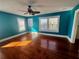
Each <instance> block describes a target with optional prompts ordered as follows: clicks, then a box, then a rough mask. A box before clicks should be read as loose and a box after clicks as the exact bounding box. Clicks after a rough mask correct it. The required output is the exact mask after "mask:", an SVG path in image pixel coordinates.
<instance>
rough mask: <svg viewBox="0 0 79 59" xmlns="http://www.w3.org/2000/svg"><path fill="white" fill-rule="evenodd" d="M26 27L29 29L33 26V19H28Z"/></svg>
mask: <svg viewBox="0 0 79 59" xmlns="http://www.w3.org/2000/svg"><path fill="white" fill-rule="evenodd" d="M28 26H29V27H30V28H32V26H33V19H32V18H29V19H28Z"/></svg>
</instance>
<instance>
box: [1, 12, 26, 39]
mask: <svg viewBox="0 0 79 59" xmlns="http://www.w3.org/2000/svg"><path fill="white" fill-rule="evenodd" d="M18 17H19V18H24V19H26V18H25V17H21V16H17V15H13V14H9V13H6V12H0V38H6V37H10V36H12V35H16V34H19V33H20V32H19V30H18V23H17V18H18ZM26 27H27V26H26Z"/></svg>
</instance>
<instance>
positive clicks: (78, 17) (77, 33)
mask: <svg viewBox="0 0 79 59" xmlns="http://www.w3.org/2000/svg"><path fill="white" fill-rule="evenodd" d="M76 20H78V24H77V32H76V39H78V40H79V12H78V14H77V19H76Z"/></svg>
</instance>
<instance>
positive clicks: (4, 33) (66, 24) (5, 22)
mask: <svg viewBox="0 0 79 59" xmlns="http://www.w3.org/2000/svg"><path fill="white" fill-rule="evenodd" d="M77 9H79V5H77V6H76V7H74V8H73V9H72V10H68V11H62V12H55V13H48V14H42V15H38V16H31V17H23V16H18V15H14V14H10V13H6V12H0V38H6V37H10V36H12V35H16V34H19V33H20V32H19V31H18V23H17V18H18V17H21V18H24V19H26V20H25V24H26V31H28V32H40V31H39V20H40V19H39V18H40V17H49V16H58V15H59V16H60V26H59V32H58V33H55V32H45V31H43V32H42V33H49V34H59V35H67V36H69V37H71V33H72V26H73V20H74V13H75V10H77ZM28 18H33V27H32V28H30V27H28V20H27V19H28Z"/></svg>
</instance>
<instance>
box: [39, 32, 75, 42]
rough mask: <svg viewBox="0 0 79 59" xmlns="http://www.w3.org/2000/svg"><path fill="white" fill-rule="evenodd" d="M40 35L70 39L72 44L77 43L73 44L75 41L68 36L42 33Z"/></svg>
mask: <svg viewBox="0 0 79 59" xmlns="http://www.w3.org/2000/svg"><path fill="white" fill-rule="evenodd" d="M40 34H43V35H49V36H55V37H62V38H67V39H68V41H69V42H70V43H75V42H73V41H72V40H71V38H69V37H68V36H66V35H58V34H47V33H40Z"/></svg>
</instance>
